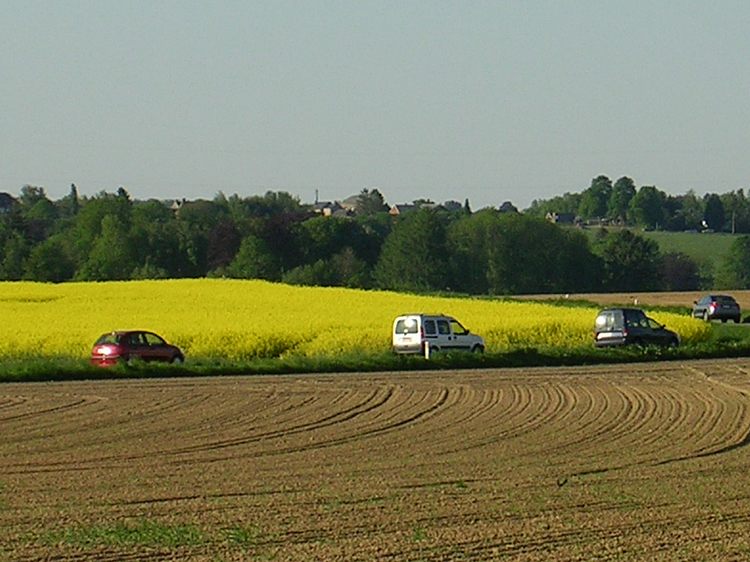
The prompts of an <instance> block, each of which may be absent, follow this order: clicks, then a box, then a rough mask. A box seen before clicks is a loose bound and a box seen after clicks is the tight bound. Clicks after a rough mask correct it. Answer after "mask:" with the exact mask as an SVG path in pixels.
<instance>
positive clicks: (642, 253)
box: [596, 230, 662, 292]
mask: <svg viewBox="0 0 750 562" xmlns="http://www.w3.org/2000/svg"><path fill="white" fill-rule="evenodd" d="M596 250H597V252H598V253H599V255H600V256H601V258H602V260H603V264H604V288H605V290H607V291H613V292H620V291H657V290H660V289H661V287H662V277H661V267H662V265H661V255H660V253H659V246H658V244H657V243H656V242H654V241H653V240H648V239H646V238H643V237H642V236H638V235H637V234H634V233H633V232H631V231H630V230H618V231H616V232H609V233H606V234H605V235H604V237H603V238H602V239H601V240H599V241H598V244H597V246H596Z"/></svg>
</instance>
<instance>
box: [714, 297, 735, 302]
mask: <svg viewBox="0 0 750 562" xmlns="http://www.w3.org/2000/svg"><path fill="white" fill-rule="evenodd" d="M716 300H717V301H718V302H720V303H722V304H734V303H735V300H734V297H728V296H725V295H720V296H718V297H716Z"/></svg>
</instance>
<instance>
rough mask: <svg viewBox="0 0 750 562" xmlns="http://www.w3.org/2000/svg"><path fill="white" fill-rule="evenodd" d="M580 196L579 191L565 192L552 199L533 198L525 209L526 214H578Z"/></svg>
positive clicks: (538, 215) (539, 215)
mask: <svg viewBox="0 0 750 562" xmlns="http://www.w3.org/2000/svg"><path fill="white" fill-rule="evenodd" d="M581 199H582V196H581V194H580V193H565V194H564V195H558V196H556V197H553V198H552V199H534V201H532V202H531V206H530V207H529V208H528V209H527V210H526V212H527V214H529V215H532V216H535V217H542V218H543V217H545V216H546V215H547V213H569V214H573V215H577V214H578V208H579V207H580V206H581Z"/></svg>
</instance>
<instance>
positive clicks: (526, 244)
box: [0, 186, 750, 295]
mask: <svg viewBox="0 0 750 562" xmlns="http://www.w3.org/2000/svg"><path fill="white" fill-rule="evenodd" d="M613 191H614V188H613ZM538 208H539V204H537V205H536V210H538ZM743 244H744V246H743ZM732 251H733V257H732V259H731V260H728V261H731V262H732V263H734V262H736V260H737V256H740V257H742V256H745V258H744V261H743V262H742V263H743V264H745V263H750V259H747V256H750V237H739V238H738V239H737V242H736V243H735V246H733V249H732ZM743 252H744V253H743ZM730 269H731V267H729V266H728V267H727V272H728V273H726V275H727V277H725V278H726V279H729V280H730V281H728V282H730V283H733V284H734V285H733V287H734V288H744V287H750V275H744V273H743V271H735V272H730V271H729V270H730ZM730 273H731V275H734V277H730V276H729V275H730ZM743 275H744V277H743ZM184 277H191V278H195V277H231V278H244V279H266V280H270V281H282V282H286V283H290V284H303V285H322V286H344V287H355V288H381V289H392V290H399V291H416V292H423V291H452V292H458V293H465V294H476V295H481V294H489V295H509V294H523V293H573V292H605V291H655V290H694V289H699V288H704V287H707V286H708V285H707V284H710V283H712V282H713V280H707V279H704V278H702V277H701V274H700V271H699V268H698V266H697V265H696V264H695V263H694V262H693V261H692V260H690V259H689V258H688V257H687V256H685V255H683V254H679V253H666V254H664V253H661V252H660V250H659V247H658V245H657V244H656V243H655V242H653V241H652V240H648V239H646V238H644V237H642V236H640V235H638V234H637V233H636V232H634V231H633V230H632V229H622V228H617V229H609V230H608V229H599V230H597V234H596V235H594V236H591V235H588V234H587V232H586V231H585V230H582V229H576V228H564V227H561V226H559V225H556V224H552V223H551V222H550V221H548V220H545V219H544V218H542V217H540V216H538V212H526V213H519V212H517V211H516V210H515V208H514V207H512V205H506V206H504V207H503V210H500V209H495V208H486V209H482V210H480V211H477V212H472V211H471V209H470V208H469V206H468V202H467V204H465V205H464V206H463V207H462V206H460V205H459V206H458V208H456V207H453V208H451V209H446V208H443V207H440V206H423V207H422V208H419V209H418V210H415V211H414V212H411V213H408V214H405V215H403V216H396V217H394V216H391V215H390V214H389V213H388V206H387V205H385V202H384V200H383V197H382V195H381V194H380V193H379V192H378V191H377V190H372V191H369V190H363V191H362V193H361V194H360V195H359V197H358V200H357V205H356V212H355V213H354V214H353V215H351V216H344V217H337V216H321V215H320V214H317V213H315V212H314V210H313V209H312V208H311V206H310V205H304V204H302V203H301V202H300V201H299V199H297V198H296V197H294V196H292V195H290V194H288V193H285V192H267V193H266V194H264V195H255V196H251V197H239V196H238V195H233V196H231V197H226V196H225V195H224V194H222V193H219V194H218V195H217V196H216V197H215V198H214V199H213V200H194V201H184V202H181V204H179V205H173V204H172V203H171V202H164V201H159V200H146V201H139V200H133V199H132V198H131V197H130V195H129V194H128V193H127V191H126V190H125V189H123V188H119V189H118V190H117V191H116V192H104V191H103V192H101V193H99V194H97V195H96V196H93V197H80V196H79V195H78V192H77V189H76V188H75V186H71V190H70V193H69V194H68V195H67V196H65V197H63V198H61V199H59V200H56V201H53V200H50V199H49V198H48V197H47V195H46V193H45V191H44V189H43V188H40V187H35V186H24V187H23V188H22V189H21V193H20V196H19V197H18V198H17V199H16V198H14V199H13V203H12V204H11V205H9V206H6V207H4V208H3V212H2V213H0V279H3V280H32V281H44V282H64V281H74V280H79V281H104V280H125V279H161V278H184Z"/></svg>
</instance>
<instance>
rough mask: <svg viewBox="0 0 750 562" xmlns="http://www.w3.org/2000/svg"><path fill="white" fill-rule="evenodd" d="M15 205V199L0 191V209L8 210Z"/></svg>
mask: <svg viewBox="0 0 750 562" xmlns="http://www.w3.org/2000/svg"><path fill="white" fill-rule="evenodd" d="M15 203H16V198H15V197H13V196H12V195H11V194H10V193H5V192H4V191H0V208H3V209H10V208H11V207H12V206H13V205H14V204H15Z"/></svg>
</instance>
